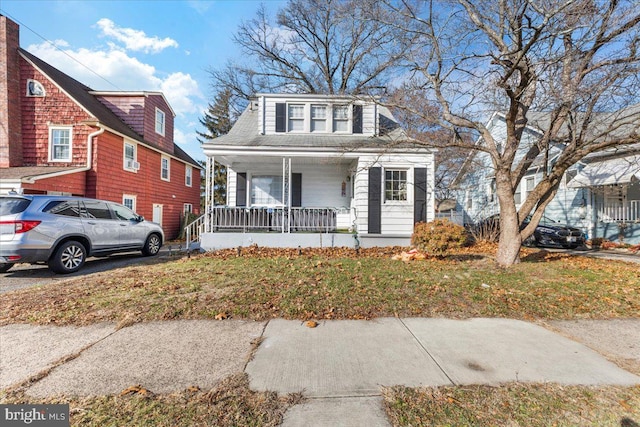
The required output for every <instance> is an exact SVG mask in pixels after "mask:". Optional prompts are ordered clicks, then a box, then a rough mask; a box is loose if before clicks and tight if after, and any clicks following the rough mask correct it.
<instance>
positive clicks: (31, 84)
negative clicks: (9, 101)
mask: <svg viewBox="0 0 640 427" xmlns="http://www.w3.org/2000/svg"><path fill="white" fill-rule="evenodd" d="M45 95H46V93H45V91H44V86H42V83H40V82H39V81H37V80H32V79H27V96H32V97H44V96H45Z"/></svg>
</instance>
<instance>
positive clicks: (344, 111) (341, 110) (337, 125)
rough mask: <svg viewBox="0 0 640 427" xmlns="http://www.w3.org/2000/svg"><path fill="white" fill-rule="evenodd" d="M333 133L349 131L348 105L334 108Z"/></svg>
mask: <svg viewBox="0 0 640 427" xmlns="http://www.w3.org/2000/svg"><path fill="white" fill-rule="evenodd" d="M333 131H334V132H348V131H349V106H348V105H334V106H333Z"/></svg>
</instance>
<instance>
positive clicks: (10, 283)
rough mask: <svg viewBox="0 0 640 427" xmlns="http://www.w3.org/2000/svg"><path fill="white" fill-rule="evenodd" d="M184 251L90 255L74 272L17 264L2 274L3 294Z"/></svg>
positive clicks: (172, 256)
mask: <svg viewBox="0 0 640 427" xmlns="http://www.w3.org/2000/svg"><path fill="white" fill-rule="evenodd" d="M179 253H180V247H179V245H177V244H173V245H165V246H163V247H162V249H160V253H159V255H158V256H155V257H144V256H142V255H141V254H140V252H139V251H136V252H128V253H123V254H116V255H111V256H108V257H100V258H96V257H92V258H88V259H87V261H86V263H85V265H84V267H83V268H81V269H80V271H77V272H75V273H72V274H64V275H61V274H55V273H53V272H52V271H51V270H49V268H48V267H47V265H46V264H44V263H43V264H17V265H14V266H13V267H12V268H11V270H9V271H8V272H6V273H3V274H0V294H3V293H5V292H11V291H15V290H18V289H24V288H29V287H32V286H39V285H47V284H50V283H55V282H64V281H66V280H69V279H72V278H75V277H80V276H86V275H88V274H93V273H101V272H104V271H109V270H113V269H116V268H122V267H127V266H130V265H135V264H142V263H157V262H165V261H170V260H172V259H175V256H176V255H177V254H179Z"/></svg>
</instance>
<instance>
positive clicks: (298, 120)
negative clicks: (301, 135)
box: [289, 104, 304, 132]
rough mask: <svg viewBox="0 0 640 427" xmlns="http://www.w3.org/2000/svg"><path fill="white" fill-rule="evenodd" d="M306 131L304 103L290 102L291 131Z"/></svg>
mask: <svg viewBox="0 0 640 427" xmlns="http://www.w3.org/2000/svg"><path fill="white" fill-rule="evenodd" d="M302 131H304V105H302V104H289V132H302Z"/></svg>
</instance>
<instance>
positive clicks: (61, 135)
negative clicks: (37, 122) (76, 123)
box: [49, 127, 72, 162]
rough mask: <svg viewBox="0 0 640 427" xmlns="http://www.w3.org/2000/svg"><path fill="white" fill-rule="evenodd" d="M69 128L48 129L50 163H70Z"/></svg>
mask: <svg viewBox="0 0 640 427" xmlns="http://www.w3.org/2000/svg"><path fill="white" fill-rule="evenodd" d="M71 143H72V141H71V128H70V127H64V128H63V127H52V128H50V129H49V160H50V161H52V162H70V161H71Z"/></svg>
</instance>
